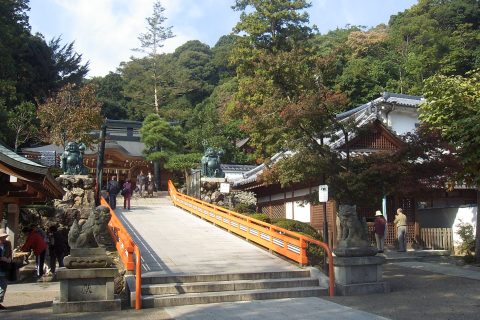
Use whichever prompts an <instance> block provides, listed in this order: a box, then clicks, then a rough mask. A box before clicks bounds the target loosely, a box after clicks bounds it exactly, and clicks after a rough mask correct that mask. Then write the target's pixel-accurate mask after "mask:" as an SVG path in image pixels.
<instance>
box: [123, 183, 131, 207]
mask: <svg viewBox="0 0 480 320" xmlns="http://www.w3.org/2000/svg"><path fill="white" fill-rule="evenodd" d="M122 195H123V209H128V210H130V198H131V197H132V183H131V182H130V179H127V181H126V182H125V183H124V184H123V189H122Z"/></svg>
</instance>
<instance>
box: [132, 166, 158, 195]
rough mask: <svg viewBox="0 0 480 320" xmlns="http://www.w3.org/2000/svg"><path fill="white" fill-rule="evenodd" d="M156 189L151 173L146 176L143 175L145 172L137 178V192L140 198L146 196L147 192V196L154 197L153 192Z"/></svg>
mask: <svg viewBox="0 0 480 320" xmlns="http://www.w3.org/2000/svg"><path fill="white" fill-rule="evenodd" d="M154 189H155V183H154V181H153V175H152V173H151V172H149V173H148V174H147V175H146V176H145V175H144V174H143V171H140V173H139V174H138V176H137V187H136V188H135V191H137V192H138V194H139V195H140V197H144V196H145V192H147V196H153V191H154Z"/></svg>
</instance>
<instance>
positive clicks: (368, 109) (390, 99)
mask: <svg viewBox="0 0 480 320" xmlns="http://www.w3.org/2000/svg"><path fill="white" fill-rule="evenodd" d="M424 101H425V99H424V98H423V97H420V96H412V95H406V94H399V93H391V92H384V93H383V94H382V96H381V97H379V98H377V99H375V100H373V101H370V102H368V103H365V104H362V105H361V106H358V107H356V108H353V109H351V110H348V111H345V112H342V113H339V114H337V115H336V119H337V120H338V121H340V122H344V121H354V122H355V124H356V126H357V127H362V126H364V125H365V124H367V123H369V122H371V121H373V120H375V119H376V118H377V115H376V112H375V106H377V105H379V104H382V103H388V104H394V105H400V106H405V107H413V108H417V107H418V106H419V105H420V104H421V103H422V102H424ZM335 136H337V137H338V138H336V139H335V140H331V141H325V143H326V144H328V145H329V146H330V147H331V148H338V147H340V146H341V144H342V143H344V140H343V133H342V132H341V131H339V132H338V133H336V134H335ZM352 137H353V136H350V138H352ZM291 154H293V152H280V153H277V154H275V155H274V156H273V157H272V158H270V163H275V162H277V161H278V160H280V159H281V158H283V157H286V156H288V155H291ZM265 167H266V166H265V164H261V165H259V166H257V167H255V168H254V169H252V170H250V171H249V172H246V173H244V174H243V178H240V179H238V180H235V181H233V185H234V186H240V185H245V184H248V183H252V182H255V181H256V180H257V176H258V175H260V174H261V173H262V172H263V170H264V169H265Z"/></svg>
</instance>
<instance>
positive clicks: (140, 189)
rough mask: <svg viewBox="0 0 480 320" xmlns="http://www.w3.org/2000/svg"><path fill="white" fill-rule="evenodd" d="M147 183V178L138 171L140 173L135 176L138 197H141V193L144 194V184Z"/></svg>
mask: <svg viewBox="0 0 480 320" xmlns="http://www.w3.org/2000/svg"><path fill="white" fill-rule="evenodd" d="M146 182H147V177H145V175H144V174H143V171H140V173H139V174H138V176H137V187H138V192H139V194H140V197H143V193H144V192H145V184H146Z"/></svg>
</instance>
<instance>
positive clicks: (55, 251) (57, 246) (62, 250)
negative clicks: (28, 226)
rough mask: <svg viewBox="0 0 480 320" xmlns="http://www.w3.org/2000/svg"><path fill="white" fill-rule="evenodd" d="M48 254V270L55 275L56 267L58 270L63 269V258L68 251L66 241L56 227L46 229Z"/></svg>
mask: <svg viewBox="0 0 480 320" xmlns="http://www.w3.org/2000/svg"><path fill="white" fill-rule="evenodd" d="M48 238H49V240H50V241H49V245H48V252H49V253H50V270H51V272H52V273H55V270H56V269H57V268H56V267H57V261H58V266H59V267H60V268H62V267H64V264H63V258H64V257H65V255H66V253H67V251H68V243H67V239H66V238H65V236H64V235H63V233H62V232H61V231H59V230H58V227H57V226H56V225H53V226H50V228H48Z"/></svg>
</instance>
